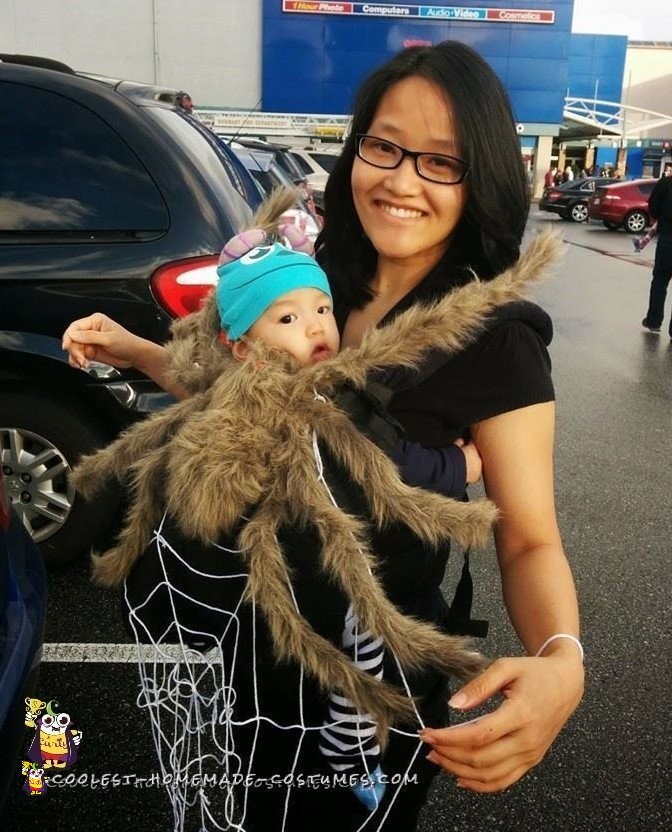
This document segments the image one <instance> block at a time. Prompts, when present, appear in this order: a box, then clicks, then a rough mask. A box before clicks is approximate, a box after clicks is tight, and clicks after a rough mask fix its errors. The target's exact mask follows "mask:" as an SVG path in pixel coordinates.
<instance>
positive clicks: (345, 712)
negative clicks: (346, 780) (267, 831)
mask: <svg viewBox="0 0 672 832" xmlns="http://www.w3.org/2000/svg"><path fill="white" fill-rule="evenodd" d="M342 646H343V651H344V652H345V653H346V654H347V655H349V656H350V658H351V659H352V661H353V664H354V665H355V667H357V668H359V669H360V670H365V671H366V672H367V673H370V674H371V675H372V676H375V677H376V678H377V679H382V678H383V654H384V647H383V640H382V638H376V637H375V636H374V635H373V633H371V632H370V631H368V630H367V631H365V632H363V633H360V631H359V621H358V620H357V616H356V614H355V611H354V609H353V607H352V605H350V607H349V608H348V611H347V613H346V616H345V628H344V630H343V636H342ZM320 751H321V752H322V754H324V756H325V757H326V758H327V760H328V762H329V765H330V766H331V767H332V769H333V770H334V771H335V772H338V773H339V774H345V775H346V776H348V777H349V776H352V775H359V776H360V777H361V779H362V782H361V783H360V784H358V785H357V786H354V787H353V790H354V792H355V794H356V795H357V797H358V798H359V799H360V800H361V801H362V803H364V805H365V806H367V808H370V809H375V808H376V806H377V805H378V803H379V802H380V799H381V798H382V796H383V792H384V791H385V785H384V784H382V783H380V782H378V779H377V778H378V776H379V775H380V774H381V773H382V772H381V770H380V745H379V743H378V736H377V730H376V723H375V722H374V721H373V718H372V717H371V715H370V714H362V713H360V712H359V711H358V710H357V708H356V706H355V705H354V703H353V702H352V701H351V700H349V699H347V698H346V697H344V696H342V695H340V694H339V693H337V692H335V691H333V692H332V693H331V694H330V696H329V721H328V722H325V723H324V727H323V728H322V729H321V731H320Z"/></svg>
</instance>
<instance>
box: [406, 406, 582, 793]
mask: <svg viewBox="0 0 672 832" xmlns="http://www.w3.org/2000/svg"><path fill="white" fill-rule="evenodd" d="M554 418H555V406H554V404H553V403H552V402H546V403H543V404H536V405H532V406H530V407H524V408H520V409H519V410H514V411H511V412H509V413H504V414H501V415H499V416H495V417H493V418H491V419H486V420H484V421H483V422H480V423H479V424H477V425H474V426H473V428H472V435H473V438H474V441H475V443H476V446H477V448H478V450H479V452H480V454H481V457H482V460H483V478H484V481H485V485H486V490H487V493H488V496H489V497H490V498H491V499H492V500H494V502H495V503H496V504H497V506H498V507H499V509H500V510H501V513H502V516H501V519H500V520H499V521H498V523H497V527H496V530H495V542H496V545H497V555H498V558H499V565H500V572H501V577H502V588H503V593H504V600H505V603H506V607H507V610H508V613H509V617H510V619H511V622H512V624H513V626H514V627H515V629H516V632H517V633H518V635H519V637H520V639H521V641H522V642H523V644H524V646H525V649H526V651H527V653H528V654H529V655H530V656H532V657H533V656H534V655H535V653H536V652H537V651H538V650H539V648H540V647H541V646H542V644H543V643H544V642H545V641H546V639H547V638H548V637H549V636H551V635H554V634H555V633H569V634H570V635H575V636H578V634H579V615H578V605H577V600H576V592H575V589H574V582H573V579H572V575H571V571H570V569H569V565H568V563H567V559H566V557H565V554H564V552H563V549H562V543H561V540H560V533H559V531H558V527H557V522H556V519H555V506H554V497H553V436H554ZM583 682H584V675H583V664H582V662H581V656H580V653H579V650H578V647H577V645H576V644H574V643H573V642H572V641H571V640H568V639H558V640H556V641H554V642H553V643H552V644H550V645H549V646H548V648H547V649H546V650H545V651H544V655H543V656H542V657H540V658H506V659H499V660H498V661H496V662H494V664H492V665H491V666H490V667H489V668H488V669H487V670H486V671H485V672H484V673H482V674H481V675H480V676H478V677H477V678H476V679H474V680H473V681H472V682H470V683H469V684H468V685H466V686H465V687H463V688H462V689H461V690H460V691H458V692H457V693H456V694H455V695H454V696H453V698H452V699H451V705H452V706H453V707H455V708H458V709H459V710H469V709H470V708H473V707H475V706H477V705H479V704H482V703H483V702H485V701H487V700H488V699H490V698H491V697H493V696H495V695H497V694H501V695H502V696H503V697H504V702H503V704H502V705H500V706H499V707H498V708H497V709H496V710H495V711H493V712H492V713H490V714H488V715H487V716H485V717H482V718H480V719H478V720H476V721H474V722H473V723H471V724H468V725H463V726H455V727H453V728H446V729H439V730H434V729H429V730H428V731H426V732H422V733H421V736H422V737H423V739H424V740H425V741H426V742H428V743H429V744H430V745H431V746H432V747H433V751H432V753H431V754H430V757H429V758H430V759H431V760H432V761H433V762H435V763H437V764H438V765H440V766H442V767H443V768H444V769H445V770H446V771H449V772H451V773H452V774H454V775H455V776H456V777H457V778H458V784H459V785H461V786H463V787H465V788H469V789H472V790H473V791H478V792H493V791H499V790H501V789H504V788H506V787H507V786H509V785H511V783H514V782H515V781H516V780H518V779H519V778H520V777H521V776H522V775H523V774H525V772H526V771H528V770H529V769H530V768H531V767H532V766H534V765H536V764H537V763H538V762H539V761H540V760H541V759H542V757H543V756H544V754H545V753H546V751H547V750H548V748H549V746H550V745H551V743H552V742H553V740H554V739H555V737H556V736H557V734H558V733H559V732H560V730H561V729H562V727H563V726H564V724H565V722H566V721H567V719H568V718H569V716H570V715H571V714H572V712H573V711H574V710H575V708H576V707H577V705H578V704H579V702H580V700H581V696H582V693H583Z"/></svg>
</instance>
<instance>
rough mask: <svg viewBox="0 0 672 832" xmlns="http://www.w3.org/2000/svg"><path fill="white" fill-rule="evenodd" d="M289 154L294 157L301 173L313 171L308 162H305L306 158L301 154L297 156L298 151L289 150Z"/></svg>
mask: <svg viewBox="0 0 672 832" xmlns="http://www.w3.org/2000/svg"><path fill="white" fill-rule="evenodd" d="M290 156H291V157H292V159H294V161H295V162H296V164H297V165H298V166H299V168H301V171H302V172H303V173H305V174H311V173H313V172H314V171H313V169H312V168H311V166H310V165H309V164H308V162H306V160H305V159H304V158H303V156H299V154H298V153H292V152H291V151H290Z"/></svg>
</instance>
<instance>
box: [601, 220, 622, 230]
mask: <svg viewBox="0 0 672 832" xmlns="http://www.w3.org/2000/svg"><path fill="white" fill-rule="evenodd" d="M602 222H603V224H604V227H605V228H606V229H607V230H609V231H618V229H619V228H620V226H619V225H618V223H616V222H609V220H602Z"/></svg>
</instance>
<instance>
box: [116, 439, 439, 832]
mask: <svg viewBox="0 0 672 832" xmlns="http://www.w3.org/2000/svg"><path fill="white" fill-rule="evenodd" d="M313 445H314V450H315V458H316V464H317V472H318V476H319V478H320V481H321V482H322V483H323V485H324V487H325V488H327V491H329V489H328V486H327V483H326V481H325V480H324V475H323V466H322V460H321V456H320V453H319V449H318V447H317V442H316V440H314V442H313ZM329 495H330V497H331V499H332V500H333V499H334V498H333V496H332V495H331V492H329ZM334 502H335V501H334ZM166 522H167V515H164V517H163V519H162V521H161V523H160V524H159V528H158V529H157V530H156V531H155V534H154V536H153V538H152V541H151V545H150V548H149V549H148V550H147V551H146V552H145V554H144V555H143V556H142V559H143V560H144V559H145V558H148V556H151V555H153V556H154V557H155V559H156V563H157V564H158V577H159V580H158V581H155V582H154V583H153V584H152V585H148V586H147V588H146V591H144V592H143V593H142V594H143V596H144V597H142V598H135V599H131V597H130V594H129V586H128V582H127V584H126V586H125V590H124V594H125V600H126V604H127V607H128V610H129V622H130V626H131V628H132V630H133V633H134V636H135V639H136V642H137V643H138V645H139V646H140V645H143V654H144V658H139V671H140V694H139V696H138V702H137V703H138V705H139V707H141V708H144V709H146V710H147V712H148V714H149V716H150V720H151V726H152V734H153V738H154V743H155V747H156V751H157V755H158V760H159V767H160V771H161V775H162V777H163V782H164V784H165V785H166V788H167V792H168V796H169V799H170V802H171V805H172V810H173V821H174V823H173V830H174V832H191V830H198V832H215V831H218V830H238V831H239V832H293V830H292V828H291V827H290V826H288V825H287V823H288V815H289V812H290V806H291V801H292V799H293V797H294V796H295V795H296V793H297V789H301V788H302V787H305V781H304V783H301V775H302V774H303V772H302V770H301V759H300V755H301V751H302V748H303V746H304V742H305V740H306V737H307V735H308V734H309V733H310V732H318V733H317V734H316V735H314V736H313V737H311V738H310V741H312V742H314V744H315V746H316V747H317V744H318V742H319V732H320V731H322V730H324V728H325V726H326V727H327V728H331V727H337V726H339V725H340V724H341V723H339V722H325V719H326V717H327V714H328V711H327V710H322V709H320V710H319V712H318V713H315V714H314V715H313V716H314V718H313V719H311V718H310V715H309V714H308V713H307V711H308V710H309V708H308V703H309V702H310V701H311V700H310V697H309V696H307V695H306V694H307V693H309V690H307V688H308V687H309V683H308V680H307V679H306V677H305V676H304V672H303V669H302V668H297V669H296V690H295V691H294V692H292V693H291V695H290V696H289V697H288V698H291V699H292V700H293V703H292V708H293V710H291V709H290V713H287V708H285V709H284V710H283V708H282V707H280V708H279V709H278V708H268V709H265V708H264V704H265V702H264V700H265V699H267V698H269V697H268V678H269V669H268V661H264V659H266V660H267V659H268V656H267V655H264V656H261V655H260V644H261V642H259V641H258V640H257V634H258V631H259V630H260V628H261V627H263V626H264V625H263V616H259V614H258V610H257V608H256V606H255V604H254V603H251V604H250V603H247V602H246V601H245V600H244V594H245V589H246V586H247V579H248V573H247V572H246V571H245V570H244V569H241V568H240V566H241V563H242V561H241V559H240V551H239V550H235V549H227V548H225V547H224V546H221V545H218V544H211V545H212V546H213V547H214V548H215V549H218V550H219V551H220V552H221V554H222V559H221V561H222V562H223V563H227V562H228V563H229V564H231V565H232V566H235V568H232V569H231V571H230V572H228V573H225V574H224V573H222V572H221V571H220V572H217V571H210V570H208V571H204V570H200V569H197V568H195V566H194V565H193V564H192V563H189V562H188V561H187V559H186V557H185V556H184V555H183V554H181V553H180V552H179V551H178V550H177V548H176V547H174V546H173V545H172V544H171V542H170V540H169V535H166V534H164V525H165V524H166ZM227 556H228V560H227ZM218 566H220V567H221V566H222V563H221V562H220V563H218ZM176 569H177V570H182V571H183V570H187V572H188V573H189V575H190V577H193V578H195V579H196V580H197V581H200V582H201V583H200V586H203V585H204V584H203V583H202V582H203V581H205V582H206V584H207V585H209V586H210V589H211V590H213V591H214V594H215V596H218V595H221V596H222V598H223V600H222V601H220V602H218V603H208V602H206V601H205V600H203V599H202V598H196V597H193V596H192V595H190V594H189V593H188V592H185V591H184V590H183V589H181V588H180V587H179V586H178V585H177V584H176V583H174V582H173V581H171V575H175V571H176ZM289 589H290V592H291V594H292V598H293V602H294V605H295V608H296V609H297V610H299V604H298V602H297V598H296V594H295V591H294V587H293V586H292V584H291V582H290V584H289ZM159 594H161V597H162V599H163V600H164V603H165V600H166V599H167V602H168V605H167V610H168V613H167V615H165V616H164V619H163V620H165V622H166V626H165V629H164V630H163V632H161V633H157V632H156V629H154V632H151V631H150V629H149V628H148V626H147V625H146V623H145V620H143V615H144V613H145V610H149V609H151V605H152V603H153V602H154V600H155V599H156V598H157V597H158V596H159ZM210 600H212V598H210ZM134 602H135V603H134ZM192 608H193V609H196V610H198V611H199V612H201V613H204V614H206V615H210V616H214V619H213V620H214V621H216V626H213V627H211V628H210V629H207V628H205V627H204V628H202V629H200V628H194V627H189V626H187V625H186V624H185V622H184V620H182V619H183V618H184V615H183V612H184V610H185V609H192ZM147 644H149V645H150V649H151V648H153V650H154V654H155V659H154V661H151V662H150V661H147V657H146V652H147V647H146V646H145V645H147ZM393 659H394V662H395V663H396V667H397V670H398V673H399V678H400V680H401V684H402V685H403V687H404V688H405V690H406V693H407V695H408V696H409V698H412V697H411V693H410V688H409V685H408V682H407V680H406V677H405V675H404V673H403V670H402V668H401V666H400V665H399V662H398V661H397V660H396V657H393ZM280 679H281V681H282V679H283V677H280ZM241 684H244V685H247V686H249V688H248V689H247V690H248V695H247V696H240V695H239V694H240V690H239V689H240V686H241ZM279 687H280V686H278V688H279ZM284 687H286V685H285V686H284ZM283 692H284V694H285V695H287V691H286V690H284V691H283ZM279 693H280V691H279V690H277V689H276V690H275V691H274V692H273V696H271V697H270V698H271V699H273V700H274V697H276V696H277V695H278V694H279ZM237 694H238V695H237ZM274 701H275V700H274ZM414 710H415V715H416V719H417V729H416V730H418V729H420V728H422V727H424V724H423V721H422V718H421V716H420V714H419V712H418V711H417V709H416V708H415V705H414ZM362 718H363V719H366V718H368V719H369V720H370V719H371V717H370V716H368V715H362ZM349 719H350V720H352V717H349ZM391 730H392V732H394V733H396V734H398V735H401V736H404V737H408V738H411V739H412V740H414V741H415V743H412V744H411V746H410V748H411V749H413V747H414V746H415V747H414V750H410V752H409V755H408V762H407V768H406V770H405V772H395V773H394V774H395V776H396V778H397V782H389V783H388V785H387V789H388V790H392V791H391V794H390V796H389V797H390V799H389V800H387V799H386V801H385V802H384V803H383V804H382V805H381V806H380V807H378V808H377V809H375V810H372V811H370V812H369V813H368V814H367V816H366V817H365V819H364V820H363V822H362V823H361V824H360V825H359V826H358V827H357V829H356V830H354V829H353V830H352V832H360V830H364V829H366V830H370V831H371V832H375V830H379V829H381V828H382V827H383V824H384V822H385V820H386V818H387V817H388V815H389V814H390V813H394V803H395V801H396V799H397V797H398V795H399V792H400V790H401V788H403V786H404V784H405V782H407V780H406V778H407V777H408V775H409V773H410V771H411V767H412V766H413V763H414V762H415V759H416V757H417V755H418V753H419V751H420V749H421V747H422V742H421V740H420V739H419V737H418V735H417V733H415V732H411V731H402V730H399V729H396V728H392V729H391ZM272 732H277V733H276V734H275V735H274V736H276V737H277V738H278V741H279V742H282V743H284V748H285V751H287V749H289V753H288V754H287V753H286V762H287V763H288V764H287V765H286V766H285V768H284V769H283V770H282V771H280V772H277V773H276V772H275V771H273V772H272V773H271V774H270V775H269V773H268V771H267V770H264V769H263V768H262V770H261V772H260V771H259V765H258V762H259V761H258V758H257V757H255V754H256V752H257V750H258V747H263V746H264V745H265V747H266V748H271V749H274V746H273V735H272ZM262 735H263V736H262ZM269 737H270V739H269ZM288 738H291V742H288ZM391 741H393V738H391ZM362 762H363V766H364V769H365V770H366V771H368V766H367V762H366V759H365V758H364V756H363V755H362ZM383 770H384V765H383ZM386 773H387V772H386ZM276 774H277V777H276ZM390 774H392V773H391V772H390ZM322 776H327V777H329V778H331V781H332V782H333V783H338V782H339V781H338V780H336V779H334V778H335V773H334V772H331V773H330V774H329V775H324V774H323V775H322ZM391 780H392V778H391ZM322 782H324V781H322ZM341 782H342V781H341ZM343 788H346V789H347V788H348V787H347V786H343ZM270 789H272V790H273V792H274V794H275V799H276V801H277V805H278V807H279V808H278V811H277V817H275V816H274V818H273V825H272V826H270V825H268V820H267V819H266V820H265V824H264V828H263V829H261V828H260V827H258V826H252V825H250V823H253V821H250V819H249V817H248V816H250V815H252V816H254V812H253V811H251V806H252V801H255V800H261V801H264V800H266V799H267V797H268V795H270V793H271V792H270V791H269V790H270Z"/></svg>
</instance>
